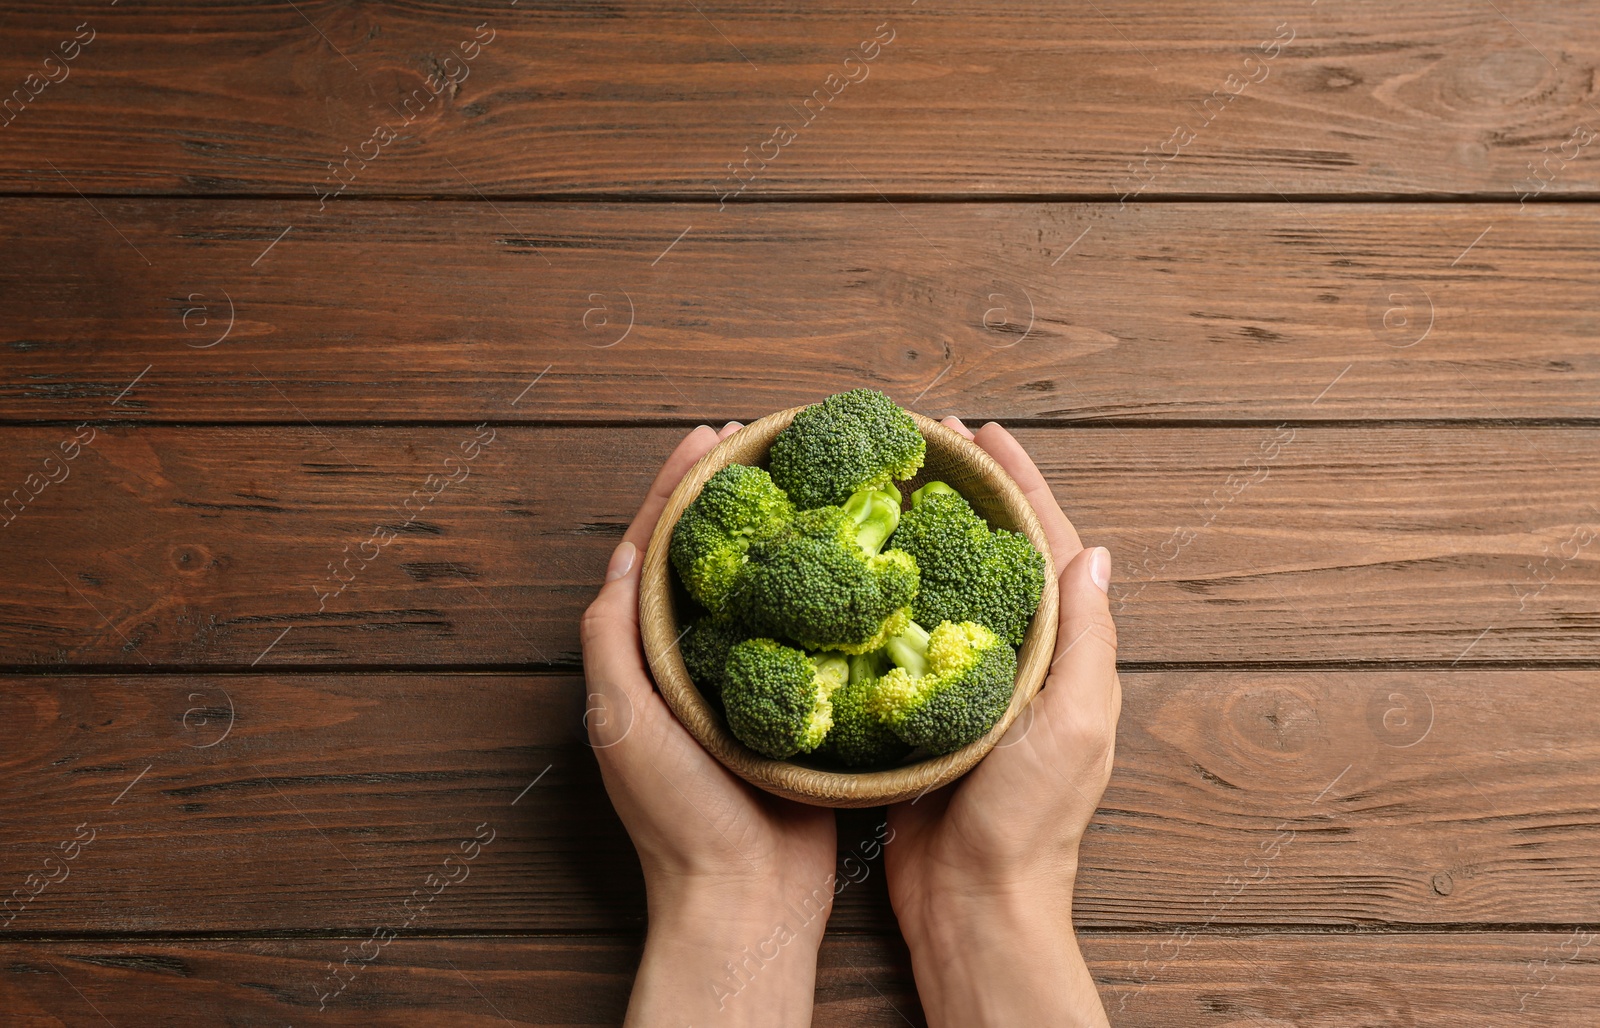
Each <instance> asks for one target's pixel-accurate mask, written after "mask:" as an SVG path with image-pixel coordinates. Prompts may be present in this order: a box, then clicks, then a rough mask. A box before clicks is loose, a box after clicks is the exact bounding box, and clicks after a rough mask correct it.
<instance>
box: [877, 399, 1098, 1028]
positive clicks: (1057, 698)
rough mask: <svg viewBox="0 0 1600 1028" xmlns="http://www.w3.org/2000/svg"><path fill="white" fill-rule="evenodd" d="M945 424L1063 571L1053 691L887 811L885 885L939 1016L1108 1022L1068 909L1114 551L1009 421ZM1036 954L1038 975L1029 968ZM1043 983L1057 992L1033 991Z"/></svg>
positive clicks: (1090, 793)
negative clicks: (958, 766) (1102, 543)
mask: <svg viewBox="0 0 1600 1028" xmlns="http://www.w3.org/2000/svg"><path fill="white" fill-rule="evenodd" d="M945 424H946V425H947V426H948V427H950V428H953V429H955V430H956V431H958V432H961V433H962V434H964V435H966V436H967V437H968V438H971V439H975V441H976V442H977V443H978V445H980V446H982V447H983V448H984V449H985V450H986V451H988V453H989V454H990V456H992V457H994V458H995V460H996V461H998V462H999V463H1000V464H1001V466H1002V467H1004V468H1005V469H1006V470H1007V471H1008V472H1009V473H1010V474H1011V477H1012V478H1013V479H1015V480H1016V482H1017V485H1018V486H1020V487H1021V488H1022V490H1023V492H1024V493H1025V494H1026V495H1027V497H1028V500H1029V502H1031V503H1032V504H1033V508H1034V511H1035V512H1036V513H1037V514H1038V516H1039V520H1040V522H1041V524H1042V525H1043V527H1044V530H1045V534H1046V536H1047V537H1048V539H1049V541H1050V549H1051V552H1052V555H1053V556H1054V559H1055V561H1056V564H1057V567H1059V568H1061V569H1062V570H1061V571H1060V590H1061V613H1060V622H1059V625H1058V628H1057V634H1056V647H1055V657H1054V660H1053V662H1052V664H1051V668H1050V674H1049V677H1048V678H1047V679H1046V680H1045V684H1044V688H1043V689H1042V690H1041V691H1040V693H1039V694H1038V695H1037V696H1036V697H1034V699H1033V702H1032V703H1031V704H1030V705H1029V707H1028V709H1027V710H1026V711H1024V713H1023V715H1022V716H1021V717H1019V718H1018V719H1017V721H1016V723H1015V724H1013V725H1012V727H1011V729H1010V731H1008V732H1007V733H1006V735H1005V736H1004V737H1003V738H1002V739H1001V740H1000V742H999V744H998V745H997V746H996V747H995V749H994V750H992V751H991V752H990V753H989V755H988V756H987V757H985V758H984V759H983V761H982V762H980V763H979V764H978V766H977V767H975V768H974V769H973V770H972V771H971V772H970V773H969V774H967V775H966V776H965V777H964V778H962V779H961V780H960V781H958V782H956V783H954V784H953V785H950V786H946V787H945V788H943V789H939V790H937V791H935V792H932V793H929V794H928V795H926V796H922V797H919V798H918V799H916V800H913V801H910V802H905V803H898V804H896V805H894V806H893V807H891V808H890V810H889V824H890V826H891V827H892V828H893V830H894V835H893V836H892V840H893V841H892V842H891V844H889V845H888V846H886V847H885V857H884V860H885V868H886V871H887V875H888V883H889V896H890V899H891V900H892V902H893V904H894V909H895V913H896V914H897V915H898V916H899V918H900V923H901V927H902V928H903V929H904V930H905V933H906V941H907V944H908V945H909V946H910V947H911V950H912V957H913V965H914V967H915V968H916V971H917V982H918V987H919V990H920V991H921V992H922V993H923V1002H924V1007H925V1009H927V1011H928V1018H929V1023H930V1024H931V1025H940V1024H973V1025H977V1024H988V1023H1008V1019H1009V1023H1039V1024H1043V1023H1050V1024H1067V1023H1074V1024H1075V1023H1084V1024H1104V1023H1106V1022H1105V1015H1104V1013H1103V1011H1101V1009H1100V1005H1099V1000H1098V997H1097V996H1096V995H1095V991H1094V985H1093V981H1092V980H1091V979H1089V977H1088V972H1087V970H1085V969H1084V968H1083V965H1082V958H1081V957H1079V956H1078V953H1077V945H1076V941H1075V939H1074V937H1073V934H1072V921H1071V906H1072V889H1073V884H1074V881H1075V879H1076V876H1077V867H1078V845H1079V843H1080V842H1081V841H1082V839H1083V834H1084V831H1085V830H1086V829H1087V828H1088V825H1089V821H1090V819H1091V818H1092V817H1093V815H1094V812H1095V809H1096V808H1097V807H1098V805H1099V803H1100V797H1101V796H1102V794H1103V793H1104V792H1105V788H1106V783H1107V781H1108V780H1109V779H1110V775H1111V762H1112V755H1113V752H1114V748H1115V741H1116V727H1117V718H1118V715H1119V714H1120V712H1121V709H1122V688H1121V683H1120V682H1119V680H1118V678H1117V665H1116V655H1117V635H1116V626H1115V624H1114V623H1113V622H1112V620H1111V612H1110V604H1109V600H1108V597H1107V589H1108V586H1109V582H1110V569H1111V559H1110V554H1109V553H1107V552H1106V550H1105V549H1103V548H1101V547H1096V548H1094V549H1091V550H1085V549H1084V548H1083V544H1082V543H1081V542H1079V540H1078V533H1077V531H1076V530H1075V529H1074V528H1073V527H1072V523H1071V522H1070V521H1068V520H1067V517H1066V515H1065V514H1063V513H1062V512H1061V508H1060V506H1059V505H1057V503H1056V500H1055V497H1054V495H1053V494H1052V493H1051V491H1050V487H1049V485H1048V484H1047V483H1046V482H1045V480H1044V476H1043V475H1041V474H1040V473H1039V470H1038V468H1037V467H1035V466H1034V463H1033V461H1032V460H1031V459H1030V458H1029V457H1028V455H1027V453H1026V451H1024V450H1023V448H1022V446H1021V444H1019V443H1018V442H1017V441H1016V439H1014V438H1013V437H1012V436H1011V434H1010V433H1009V432H1007V431H1006V430H1005V429H1004V428H1002V427H1000V426H999V425H997V424H992V423H991V424H989V425H986V426H984V428H983V429H981V430H980V431H979V432H978V433H977V435H976V436H975V437H974V436H973V435H972V433H970V432H968V431H967V430H966V428H965V426H963V425H962V424H961V423H960V422H959V421H957V420H956V419H954V418H950V419H946V421H945ZM1025 941H1026V945H1024V942H1025ZM990 943H992V945H990ZM1063 962H1065V963H1067V964H1069V965H1072V966H1068V967H1063V966H1061V965H1062V964H1063ZM1035 963H1042V964H1043V965H1044V966H1043V967H1040V968H1037V970H1038V971H1039V973H1038V974H1028V973H1026V972H1027V971H1028V970H1029V968H1030V967H1031V966H1032V965H1033V964H1035ZM991 964H992V966H987V965H991ZM1051 965H1054V966H1053V967H1052V966H1051ZM1041 976H1042V977H1041ZM968 977H970V979H971V981H970V984H969V985H963V984H962V982H961V979H962V978H968ZM1052 983H1053V984H1052ZM1041 985H1044V986H1045V987H1046V991H1049V989H1050V988H1054V989H1055V990H1056V994H1055V995H1054V996H1040V995H1037V993H1038V992H1039V989H1040V987H1041ZM1091 1007H1092V1010H1091ZM1002 1011H1003V1012H1002ZM1069 1018H1070V1020H1069Z"/></svg>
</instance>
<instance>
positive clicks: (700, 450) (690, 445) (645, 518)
mask: <svg viewBox="0 0 1600 1028" xmlns="http://www.w3.org/2000/svg"><path fill="white" fill-rule="evenodd" d="M716 444H717V433H716V432H714V431H712V429H711V426H710V425H701V426H700V427H699V428H697V429H695V430H694V431H693V432H690V433H689V434H688V435H687V436H685V437H684V440H683V442H681V443H679V444H678V448H677V449H676V450H673V451H672V455H671V456H670V457H668V458H667V461H666V463H665V464H663V465H661V471H660V472H659V473H658V474H657V475H656V480H655V482H654V483H652V484H651V486H650V492H649V493H648V494H647V495H646V496H645V498H644V503H643V504H642V505H641V506H640V507H639V513H637V514H635V515H634V517H633V524H631V525H629V526H628V531H627V532H625V533H624V534H623V536H622V538H623V540H624V541H625V542H630V543H633V545H634V546H636V547H638V548H639V549H641V550H642V549H644V548H645V544H646V543H648V542H649V541H650V533H652V532H654V531H655V530H656V521H658V520H659V519H660V517H661V512H662V511H663V510H665V509H666V506H667V501H668V500H669V499H671V498H672V491H673V490H674V489H676V488H678V483H679V482H680V481H682V480H683V476H684V475H686V474H688V473H689V469H690V468H692V467H694V464H695V461H697V460H699V459H700V458H701V457H704V456H705V455H706V452H707V451H709V450H710V449H711V448H712V447H713V446H715V445H716Z"/></svg>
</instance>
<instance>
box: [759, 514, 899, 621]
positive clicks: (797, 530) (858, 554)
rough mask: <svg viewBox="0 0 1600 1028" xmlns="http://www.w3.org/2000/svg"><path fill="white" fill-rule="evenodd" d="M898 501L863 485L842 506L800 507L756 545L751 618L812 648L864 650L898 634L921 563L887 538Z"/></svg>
mask: <svg viewBox="0 0 1600 1028" xmlns="http://www.w3.org/2000/svg"><path fill="white" fill-rule="evenodd" d="M899 520H900V503H899V501H898V500H897V499H895V498H894V496H893V495H892V494H890V493H888V492H885V491H878V490H871V489H868V490H863V491H862V492H859V493H856V494H855V495H854V496H852V497H850V500H849V502H848V503H846V504H845V506H843V507H818V508H816V509H814V510H806V511H801V512H800V513H798V514H796V515H795V516H794V520H793V521H790V522H789V523H788V524H787V525H785V526H784V527H783V528H781V529H779V530H778V532H777V533H776V534H774V535H772V536H770V537H769V538H766V539H761V540H758V541H756V542H755V543H753V544H752V545H751V547H750V552H749V561H750V562H749V564H747V565H746V567H745V571H744V588H743V592H742V593H741V597H742V598H743V599H746V600H748V609H749V612H750V616H751V619H752V621H753V622H754V623H755V625H756V627H757V628H760V629H762V630H764V631H766V632H768V633H770V634H772V635H777V636H785V637H787V638H789V639H793V640H794V641H795V642H798V643H799V644H800V645H802V646H804V647H805V648H806V649H808V650H841V651H843V652H846V653H865V652H866V651H868V650H875V649H877V648H879V647H880V646H882V645H883V642H884V640H885V639H886V638H888V637H889V636H890V635H892V634H894V633H895V632H898V631H900V629H901V628H902V627H903V626H904V624H905V621H906V619H907V618H908V617H909V613H908V610H907V608H909V607H910V605H911V600H912V597H914V596H916V594H917V583H918V575H917V562H916V561H914V560H912V559H911V557H910V556H908V555H907V554H905V553H902V552H901V551H899V550H884V551H883V552H879V551H880V549H881V548H882V547H883V544H884V541H885V540H887V539H888V538H889V536H890V534H892V533H893V532H894V529H895V526H896V525H897V524H898V523H899Z"/></svg>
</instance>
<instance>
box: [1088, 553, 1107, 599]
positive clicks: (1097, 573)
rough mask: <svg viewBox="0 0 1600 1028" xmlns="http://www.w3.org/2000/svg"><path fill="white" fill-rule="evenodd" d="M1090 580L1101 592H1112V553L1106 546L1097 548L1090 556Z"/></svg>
mask: <svg viewBox="0 0 1600 1028" xmlns="http://www.w3.org/2000/svg"><path fill="white" fill-rule="evenodd" d="M1089 580H1090V581H1091V582H1093V583H1094V584H1095V585H1097V586H1099V588H1100V591H1101V592H1103V593H1104V592H1110V591H1111V551H1110V550H1108V549H1106V548H1105V547H1104V546H1096V547H1095V548H1094V552H1093V553H1091V554H1089Z"/></svg>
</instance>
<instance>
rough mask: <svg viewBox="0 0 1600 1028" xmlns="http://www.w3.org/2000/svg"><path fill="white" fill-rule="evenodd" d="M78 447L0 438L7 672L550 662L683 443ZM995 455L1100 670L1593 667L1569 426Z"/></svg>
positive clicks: (532, 430)
mask: <svg viewBox="0 0 1600 1028" xmlns="http://www.w3.org/2000/svg"><path fill="white" fill-rule="evenodd" d="M836 382H837V383H838V385H840V386H841V387H842V386H843V385H844V384H845V382H844V379H843V378H840V379H837V380H836ZM536 388H537V387H536ZM90 431H92V432H94V438H93V440H92V441H90V442H89V443H88V444H87V445H84V446H82V447H81V448H80V450H81V452H80V453H79V456H78V457H77V459H76V460H74V461H70V462H67V461H63V460H61V459H60V458H59V456H58V457H57V458H55V459H54V463H53V464H50V465H47V464H46V461H47V460H50V459H52V458H51V455H52V454H56V453H57V452H58V451H59V448H60V446H61V443H62V442H63V441H67V440H71V439H75V438H76V435H75V429H74V427H73V426H71V425H66V426H38V427H26V428H23V427H17V428H13V429H10V430H9V432H8V435H9V438H10V440H11V446H10V447H9V448H8V449H7V450H6V451H5V452H3V453H0V473H3V475H4V477H3V478H0V482H4V483H7V484H10V485H12V486H13V487H14V488H15V487H26V484H27V483H28V482H29V479H28V477H27V476H29V475H38V476H41V477H40V478H39V479H37V480H36V481H35V483H34V485H35V487H39V492H38V494H37V495H36V496H35V495H33V494H32V493H30V492H27V491H24V492H23V494H22V495H23V498H24V499H28V500H29V501H30V502H29V503H28V505H27V506H26V507H25V508H23V509H21V510H16V508H15V507H13V509H12V510H13V513H14V515H15V517H14V520H12V521H11V522H10V523H9V524H8V525H7V526H6V527H5V528H0V555H3V558H4V560H5V561H6V563H7V565H8V566H9V567H12V568H15V569H16V571H17V580H16V581H15V583H14V584H13V585H12V587H11V588H10V589H9V590H7V591H6V592H5V593H4V594H0V662H3V663H4V664H8V665H12V666H33V665H54V666H61V667H70V666H74V665H88V664H95V665H104V664H111V665H127V666H135V667H150V666H154V667H158V668H161V667H168V668H170V667H173V666H176V665H213V666H221V667H234V668H239V667H246V666H258V667H259V666H273V665H293V664H299V665H306V664H311V665H322V666H327V665H334V666H352V665H354V666H359V667H371V666H383V665H389V664H396V663H398V664H402V665H437V664H446V665H473V666H485V665H506V664H511V665H527V664H545V665H552V664H553V665H559V666H572V665H573V664H574V663H575V662H576V661H577V660H578V650H577V618H578V615H579V614H580V613H581V611H582V609H583V607H584V606H585V605H586V604H587V603H588V602H589V600H590V598H591V597H592V596H593V593H594V590H595V588H596V583H597V582H598V581H599V580H600V578H601V576H602V572H603V568H604V566H605V561H606V557H607V555H608V554H609V553H610V551H611V549H612V547H614V546H615V545H616V543H617V541H618V536H619V535H620V533H621V531H622V529H623V527H624V526H625V525H626V524H627V522H628V520H629V519H630V518H631V517H632V516H633V512H634V510H635V509H636V506H637V504H638V501H639V498H640V497H641V496H642V495H643V492H644V489H645V488H646V486H647V485H648V484H649V482H650V480H651V478H652V477H653V476H654V473H655V470H656V468H657V467H658V466H659V465H660V463H661V461H662V460H663V459H664V458H665V456H666V455H667V453H668V452H670V451H671V449H672V447H673V446H674V445H675V444H676V442H677V441H678V439H679V438H681V437H682V435H683V430H682V429H674V428H639V427H634V428H626V429H620V428H612V427H573V428H541V427H526V426H507V425H499V426H494V427H489V428H483V429H478V428H475V427H474V426H472V425H459V426H445V427H388V428H384V427H369V428H354V427H343V426H329V427H328V428H320V427H317V426H314V425H307V424H305V423H304V422H301V423H300V424H298V425H293V424H285V425H278V426H253V427H183V426H160V427H149V428H130V427H126V426H121V425H111V426H106V425H102V426H101V427H99V428H98V429H83V430H78V434H81V433H87V432H90ZM1018 431H1019V436H1020V438H1021V439H1022V440H1023V442H1024V444H1025V445H1027V446H1028V448H1029V449H1030V451H1031V452H1032V453H1033V454H1034V456H1035V458H1036V459H1037V460H1038V462H1039V464H1040V466H1041V468H1042V469H1043V471H1044V473H1045V475H1046V477H1047V478H1048V479H1049V480H1050V481H1051V483H1052V485H1053V486H1054V487H1055V489H1056V491H1057V495H1059V496H1060V497H1061V499H1062V502H1063V503H1065V504H1067V506H1068V508H1069V509H1070V510H1071V512H1072V516H1073V518H1074V519H1075V520H1076V523H1077V526H1078V528H1079V530H1080V532H1081V533H1082V534H1083V536H1084V538H1086V539H1088V540H1089V541H1090V542H1091V543H1098V544H1104V545H1107V546H1109V547H1110V548H1111V551H1112V553H1113V555H1114V565H1113V577H1114V580H1115V585H1114V603H1113V610H1114V612H1115V613H1116V614H1117V615H1118V617H1119V619H1120V627H1121V633H1122V634H1121V644H1122V649H1121V655H1122V657H1123V659H1124V660H1125V661H1131V662H1135V663H1139V664H1150V663H1157V664H1169V663H1174V662H1177V663H1196V662H1200V663H1227V664H1237V663H1258V662H1261V661H1267V662H1271V663H1283V662H1306V661H1310V662H1319V663H1327V662H1348V663H1358V664H1371V663H1374V662H1378V661H1397V660H1401V661H1425V662H1429V663H1433V664H1438V665H1441V666H1453V665H1456V664H1457V663H1465V664H1467V665H1469V666H1470V665H1472V664H1480V663H1483V662H1506V661H1512V662H1519V661H1521V662H1526V661H1541V662H1548V661H1568V662H1570V661H1588V660H1593V659H1594V657H1595V654H1596V643H1597V640H1600V623H1597V622H1596V620H1595V616H1594V611H1595V609H1596V605H1597V603H1600V600H1597V597H1600V577H1597V574H1596V565H1595V564H1594V562H1593V560H1592V555H1593V553H1594V552H1595V551H1594V549H1593V539H1594V538H1595V536H1596V535H1597V534H1600V508H1597V507H1596V503H1597V502H1600V467H1597V465H1596V464H1595V461H1594V454H1595V452H1596V445H1597V443H1600V435H1597V433H1596V430H1595V429H1593V428H1590V427H1568V426H1520V427H1512V426H1470V425H1457V426H1450V427H1384V426H1368V427H1361V426H1347V427H1323V426H1311V427H1306V426H1300V427H1292V426H1291V427H1278V426H1274V425H1268V426H1263V427H1253V428H1227V429H1222V428H1216V429H1209V430H1206V431H1203V432H1200V431H1196V430H1194V429H1189V428H1182V429H1180V428H1163V429H1143V430H1131V429H1122V428H1112V427H1103V428H1093V429H1088V428H1077V429H1019V430H1018ZM479 440H487V442H486V443H483V444H481V445H480V443H479ZM463 444H468V445H469V446H470V447H472V448H475V449H476V452H477V456H476V457H475V458H474V459H472V460H467V459H464V457H463V451H462V449H461V447H462V445H463ZM52 474H53V475H54V476H55V477H61V479H62V480H61V481H60V482H58V483H57V482H51V481H50V480H49V476H50V475H52ZM62 476H65V477H62ZM40 483H43V485H42V487H40ZM435 490H437V491H436V492H435ZM1177 626H1181V627H1182V630H1181V631H1175V630H1174V628H1175V627H1177ZM285 633H287V634H285Z"/></svg>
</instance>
